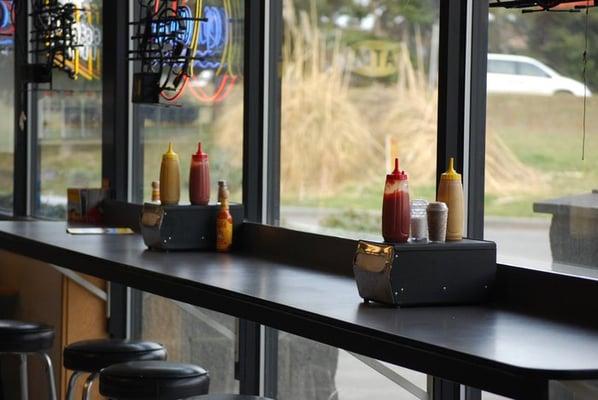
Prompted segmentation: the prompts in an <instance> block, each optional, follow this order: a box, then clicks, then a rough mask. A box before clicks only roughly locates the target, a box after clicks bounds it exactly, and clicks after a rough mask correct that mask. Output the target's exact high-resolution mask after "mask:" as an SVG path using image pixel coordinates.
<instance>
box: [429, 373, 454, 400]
mask: <svg viewBox="0 0 598 400" xmlns="http://www.w3.org/2000/svg"><path fill="white" fill-rule="evenodd" d="M430 390H431V391H432V393H428V396H429V398H430V399H431V400H460V399H461V385H459V384H458V383H455V382H452V381H447V380H445V379H440V378H434V379H433V381H432V387H431V388H430Z"/></svg>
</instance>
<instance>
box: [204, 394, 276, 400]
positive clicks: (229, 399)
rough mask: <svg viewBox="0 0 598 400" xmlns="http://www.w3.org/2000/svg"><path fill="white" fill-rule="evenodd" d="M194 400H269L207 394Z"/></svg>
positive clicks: (238, 395)
mask: <svg viewBox="0 0 598 400" xmlns="http://www.w3.org/2000/svg"><path fill="white" fill-rule="evenodd" d="M195 400H271V399H269V398H267V397H259V396H248V395H244V394H208V395H206V396H199V397H196V398H195Z"/></svg>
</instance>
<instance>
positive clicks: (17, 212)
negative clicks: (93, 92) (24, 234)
mask: <svg viewBox="0 0 598 400" xmlns="http://www.w3.org/2000/svg"><path fill="white" fill-rule="evenodd" d="M27 4H28V2H19V4H18V6H17V8H16V15H15V34H14V52H15V57H14V82H15V83H14V116H13V118H14V169H13V174H14V178H13V179H14V184H13V215H14V216H16V217H25V216H27V214H28V212H29V210H28V207H27V203H28V195H29V187H28V176H29V165H28V146H29V138H28V124H27V123H26V121H24V120H22V116H24V115H27V114H28V101H29V98H28V91H27V82H26V80H25V74H24V68H23V67H22V66H23V65H25V64H27V60H28V54H27V49H28V31H27V20H28V16H27V14H28V10H27Z"/></svg>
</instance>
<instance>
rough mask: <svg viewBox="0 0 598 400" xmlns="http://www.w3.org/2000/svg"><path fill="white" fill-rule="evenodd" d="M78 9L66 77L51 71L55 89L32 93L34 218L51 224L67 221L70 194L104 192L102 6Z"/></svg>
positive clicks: (86, 3)
mask: <svg viewBox="0 0 598 400" xmlns="http://www.w3.org/2000/svg"><path fill="white" fill-rule="evenodd" d="M63 3H64V2H63ZM74 3H76V6H77V8H78V9H80V11H77V13H78V22H77V23H76V26H75V28H76V32H77V34H78V37H77V39H78V43H80V44H81V46H80V47H78V48H77V50H76V51H74V52H73V54H72V59H71V60H67V61H65V62H64V68H65V69H66V70H67V71H62V70H60V69H58V68H54V69H53V71H52V86H51V89H49V88H48V85H47V84H39V85H37V87H36V88H34V89H33V90H32V92H31V93H30V96H31V98H32V100H33V104H34V106H33V107H34V110H33V112H32V113H31V118H30V124H31V129H32V131H34V132H36V133H37V147H38V148H37V151H38V157H37V162H38V165H37V171H38V172H37V176H36V177H35V185H36V187H35V191H34V193H35V194H36V197H35V199H34V210H33V212H34V214H35V215H36V216H42V217H47V218H65V217H66V190H67V188H69V187H95V188H98V187H100V186H101V166H102V158H101V150H102V81H101V76H102V74H101V69H100V67H101V64H102V61H101V59H102V56H101V53H102V21H101V15H102V12H101V11H102V1H101V0H79V1H75V2H74ZM48 89H49V90H48Z"/></svg>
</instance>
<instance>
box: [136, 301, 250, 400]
mask: <svg viewBox="0 0 598 400" xmlns="http://www.w3.org/2000/svg"><path fill="white" fill-rule="evenodd" d="M141 296H142V299H143V306H142V311H141V313H140V315H141V326H140V328H141V331H140V332H136V333H135V336H136V337H137V338H140V339H144V340H152V341H156V342H159V343H162V344H163V345H164V346H165V347H166V348H167V349H168V359H169V360H170V361H176V362H184V363H191V364H196V365H201V366H202V368H205V369H206V370H207V371H208V372H209V373H210V393H238V392H239V382H238V381H237V380H235V357H236V350H235V349H236V343H237V339H236V338H237V328H236V326H237V320H236V319H235V318H233V317H231V316H228V315H224V314H220V313H217V312H215V311H210V310H206V309H202V308H199V307H195V306H192V305H189V304H185V303H180V302H177V301H172V300H169V299H166V298H163V297H160V296H155V295H152V294H149V293H141Z"/></svg>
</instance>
